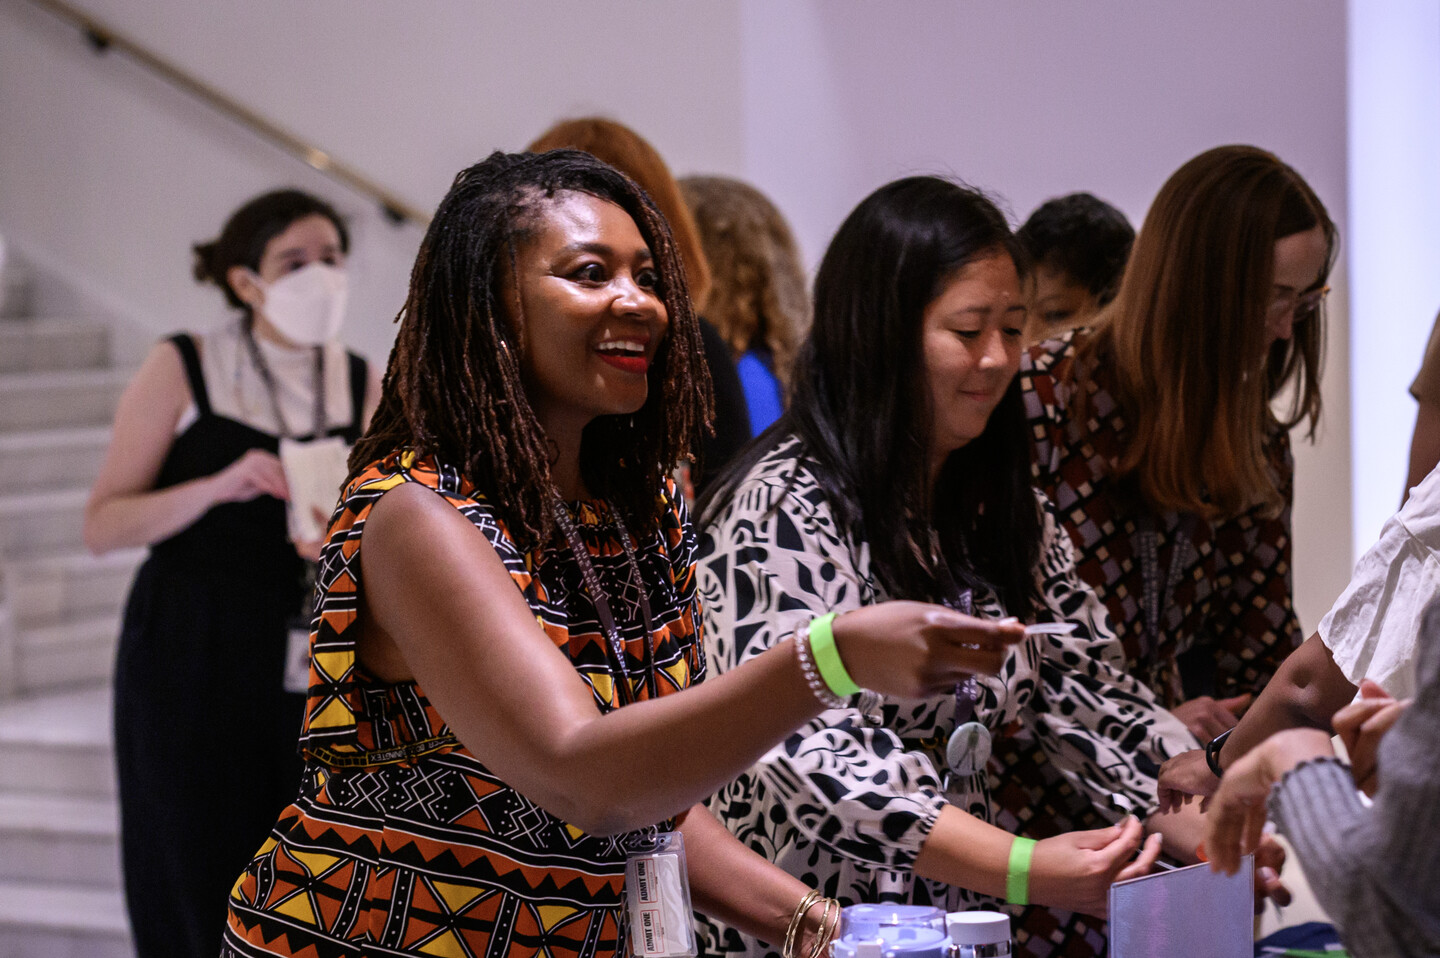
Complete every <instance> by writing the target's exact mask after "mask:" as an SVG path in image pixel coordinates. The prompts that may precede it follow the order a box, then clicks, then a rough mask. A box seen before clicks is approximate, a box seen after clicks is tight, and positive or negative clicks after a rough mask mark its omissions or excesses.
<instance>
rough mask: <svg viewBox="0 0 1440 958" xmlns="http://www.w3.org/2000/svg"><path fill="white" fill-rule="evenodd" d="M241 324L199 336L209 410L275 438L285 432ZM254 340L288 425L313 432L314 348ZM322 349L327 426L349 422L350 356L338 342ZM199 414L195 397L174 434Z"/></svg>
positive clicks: (233, 323)
mask: <svg viewBox="0 0 1440 958" xmlns="http://www.w3.org/2000/svg"><path fill="white" fill-rule="evenodd" d="M242 328H243V327H242V326H241V320H239V319H234V320H231V321H230V322H227V323H226V324H225V325H224V326H222V327H220V328H219V329H217V330H215V331H213V332H210V333H206V334H204V335H200V336H196V337H195V340H196V346H197V347H198V348H199V351H200V371H201V373H202V374H203V375H204V377H205V390H206V392H207V393H209V395H210V408H211V410H212V411H213V412H214V413H215V415H217V416H224V417H225V418H226V419H234V420H235V421H237V422H242V423H244V424H245V425H247V426H250V427H252V428H254V429H258V430H260V431H261V432H268V433H270V434H271V435H272V436H278V435H281V433H282V430H281V428H280V423H278V422H276V420H275V411H274V407H273V406H272V405H271V404H270V397H269V395H268V394H267V392H266V388H265V381H264V380H263V379H262V378H261V377H260V373H259V371H258V370H256V368H255V362H254V360H253V359H252V358H251V356H250V349H249V347H248V346H246V344H245V337H244V334H243V332H242ZM255 342H256V345H258V346H259V347H260V355H261V356H262V357H264V359H265V363H266V365H267V366H269V368H270V373H271V375H272V376H274V377H275V386H276V389H275V391H276V398H277V399H278V400H279V405H280V415H282V416H283V417H284V418H285V424H286V425H287V426H289V427H290V433H291V435H293V436H308V435H310V433H311V432H313V431H314V428H315V348H314V347H313V346H301V347H294V346H282V345H280V344H278V343H274V342H271V341H270V340H268V339H265V338H264V337H263V336H256V337H255ZM321 349H322V350H324V374H323V378H324V382H325V387H324V388H325V425H326V428H328V429H333V428H335V427H337V426H348V425H350V420H351V419H352V418H353V410H352V408H351V398H350V359H349V356H348V354H347V353H346V350H345V346H344V344H342V343H341V342H339V341H338V340H333V339H332V340H330V341H329V342H327V343H325V344H324V345H323V346H322V347H321ZM198 415H199V411H198V410H197V409H196V408H195V403H194V401H193V400H192V401H191V403H190V405H189V406H187V407H186V409H185V412H184V413H182V414H181V416H180V421H179V422H178V423H177V424H176V426H175V434H176V435H179V434H180V433H182V432H184V431H185V430H186V429H188V428H189V427H190V424H191V423H192V422H194V421H195V419H196V417H197V416H198Z"/></svg>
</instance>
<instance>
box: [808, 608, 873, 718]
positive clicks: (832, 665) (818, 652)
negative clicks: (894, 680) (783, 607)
mask: <svg viewBox="0 0 1440 958" xmlns="http://www.w3.org/2000/svg"><path fill="white" fill-rule="evenodd" d="M834 621H835V613H834V612H827V613H825V614H824V615H822V616H820V617H819V618H817V619H814V620H812V621H811V623H810V630H809V633H808V634H809V636H810V654H811V655H813V656H814V657H815V667H816V668H817V669H819V670H820V677H821V678H822V679H824V680H825V685H826V687H827V688H829V689H830V691H831V692H833V693H835V694H836V695H838V696H840V697H841V698H848V697H849V696H851V695H855V694H856V693H857V692H859V691H860V686H858V685H856V684H855V680H854V679H852V678H851V677H850V673H849V672H847V671H845V663H844V662H841V661H840V650H839V649H837V648H835V631H834V629H833V628H832V627H831V625H832V623H833V622H834Z"/></svg>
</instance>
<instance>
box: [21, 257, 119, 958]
mask: <svg viewBox="0 0 1440 958" xmlns="http://www.w3.org/2000/svg"><path fill="white" fill-rule="evenodd" d="M17 274H19V275H17ZM0 280H3V282H0V293H3V299H0V958H81V956H84V958H133V956H134V950H133V948H132V947H131V944H130V936H129V929H128V927H127V923H126V918H125V909H124V902H123V899H122V896H121V892H120V870H119V857H118V856H119V843H118V824H117V815H116V807H115V786H114V760H113V756H112V747H111V734H110V693H109V679H110V674H111V669H112V664H113V659H114V654H115V639H116V636H117V635H118V633H119V615H120V609H121V605H122V603H123V601H124V596H125V593H126V591H127V589H128V588H129V583H130V578H131V577H132V575H133V574H134V570H135V567H136V566H137V565H138V563H139V561H140V559H141V558H142V556H143V552H142V551H141V550H126V551H122V552H117V553H113V554H111V555H107V556H104V557H101V558H96V557H94V556H91V555H90V554H89V553H88V552H86V550H85V548H84V545H83V543H82V542H81V538H80V523H81V517H82V515H83V510H84V505H85V499H86V495H87V491H88V489H89V486H90V483H91V482H92V481H93V480H94V478H95V475H96V473H97V472H98V470H99V468H100V463H101V460H102V458H103V456H104V454H105V448H106V445H107V444H108V443H109V439H110V428H109V427H110V420H111V417H112V415H113V413H114V408H115V403H116V400H117V399H118V397H119V394H120V391H121V390H122V389H123V388H124V385H125V383H126V382H127V381H128V380H129V378H130V375H131V374H132V371H131V370H128V369H117V368H114V367H113V366H112V363H111V355H112V350H111V344H110V336H111V332H110V328H109V326H108V324H107V323H106V322H104V321H103V320H95V319H89V318H84V317H79V318H77V317H72V316H68V315H49V314H47V313H46V311H45V309H44V302H45V299H44V297H42V296H30V295H28V294H27V292H28V291H27V290H26V286H27V283H26V277H25V276H24V275H23V271H22V270H19V269H17V268H16V267H15V265H14V264H13V263H11V264H10V265H8V266H6V267H5V268H4V271H3V277H0ZM17 291H18V292H17ZM17 302H18V303H20V304H21V305H20V306H19V307H17V306H16V304H17ZM17 313H18V314H19V315H16V314H17Z"/></svg>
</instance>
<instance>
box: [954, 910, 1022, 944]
mask: <svg viewBox="0 0 1440 958" xmlns="http://www.w3.org/2000/svg"><path fill="white" fill-rule="evenodd" d="M945 929H946V931H948V932H949V933H950V940H951V941H953V942H955V944H957V945H999V944H1003V943H1004V942H1008V941H1009V940H1010V916H1009V915H1005V914H1002V913H1000V912H998V911H952V912H951V913H950V914H948V915H946V916H945Z"/></svg>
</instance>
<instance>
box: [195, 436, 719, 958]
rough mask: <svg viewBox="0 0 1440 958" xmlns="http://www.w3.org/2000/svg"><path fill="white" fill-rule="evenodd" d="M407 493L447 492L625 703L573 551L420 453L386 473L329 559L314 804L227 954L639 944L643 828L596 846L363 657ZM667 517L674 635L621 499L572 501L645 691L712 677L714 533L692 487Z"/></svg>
mask: <svg viewBox="0 0 1440 958" xmlns="http://www.w3.org/2000/svg"><path fill="white" fill-rule="evenodd" d="M405 482H416V483H420V484H422V485H424V486H426V487H428V488H430V489H433V490H434V491H435V492H436V493H437V494H438V495H440V496H442V497H443V498H444V499H445V500H446V501H447V502H449V503H450V504H451V505H453V506H454V507H455V508H456V509H458V510H459V511H460V513H461V515H463V516H465V517H466V518H467V519H469V520H470V521H471V522H472V523H474V524H475V526H476V528H478V529H479V530H480V531H481V532H483V533H484V534H485V537H486V538H487V539H488V540H489V541H490V543H491V545H493V546H494V547H495V551H496V552H497V553H499V555H500V558H501V560H502V561H503V562H504V563H505V566H506V568H507V569H508V570H509V572H510V575H511V577H512V578H513V579H514V582H515V587H516V588H517V589H519V590H520V591H521V592H522V593H523V594H524V596H525V599H526V602H527V603H528V604H529V605H530V608H531V609H532V610H533V611H534V613H535V616H536V619H537V620H538V621H539V623H540V625H541V627H543V628H544V630H545V632H546V633H547V634H548V635H549V636H550V638H551V639H552V640H553V641H554V642H555V644H556V645H557V646H558V647H559V648H561V649H562V650H564V651H566V652H567V653H568V655H569V656H570V659H571V661H572V662H573V663H574V665H575V669H576V671H577V672H579V673H580V675H581V677H582V678H583V679H584V680H585V682H586V683H587V684H588V685H589V686H590V688H591V690H592V692H593V694H594V698H595V704H596V706H597V707H598V708H600V709H601V710H602V711H609V710H611V709H613V708H616V707H618V706H619V702H620V698H619V694H618V693H619V689H618V688H617V686H616V681H617V679H616V676H617V675H618V674H619V669H617V668H616V667H615V666H614V665H613V663H612V660H613V654H610V653H608V652H607V649H608V645H607V643H606V640H605V636H604V634H603V632H602V631H601V628H600V625H599V621H598V618H597V615H596V611H595V606H594V604H593V602H592V601H591V598H590V595H589V593H588V592H587V591H586V589H585V588H584V585H583V580H582V576H581V571H580V567H579V564H578V563H577V562H576V561H575V559H574V558H573V556H572V555H571V553H570V551H569V548H568V547H567V546H565V545H563V544H561V545H558V546H555V547H549V548H546V549H542V550H537V551H535V552H529V553H525V552H521V551H520V550H519V549H518V548H517V547H516V545H515V543H514V542H513V541H512V540H511V538H510V535H509V534H508V532H507V531H506V528H505V523H504V522H503V521H502V520H501V519H500V518H499V516H498V515H497V512H496V510H495V508H494V507H493V506H492V505H491V504H490V503H489V502H488V501H486V499H485V498H484V497H483V496H481V495H479V494H478V493H476V492H475V490H474V488H473V487H472V486H471V485H470V483H469V482H468V481H467V480H466V479H464V478H463V477H462V476H460V474H459V473H458V472H456V471H455V470H453V469H450V468H448V467H446V466H442V465H437V463H436V462H435V461H434V460H432V459H421V460H418V461H417V460H416V458H415V457H414V455H413V454H410V453H401V454H396V455H395V456H392V457H390V458H387V459H384V460H382V461H380V462H377V463H375V464H373V465H371V466H370V467H369V468H368V469H367V470H366V471H365V472H364V473H363V474H361V475H360V476H359V477H357V478H356V479H355V480H354V481H352V482H351V483H350V485H349V486H348V487H347V489H346V491H345V496H344V498H343V500H342V501H341V504H340V507H339V509H338V511H337V512H336V515H335V518H334V519H333V521H332V523H331V526H330V537H329V541H328V543H327V544H326V547H325V550H324V553H323V554H322V556H321V569H320V594H319V599H318V606H317V611H316V616H315V620H314V626H313V631H312V633H311V638H310V645H311V666H310V690H309V696H308V703H307V710H306V715H305V726H304V731H303V733H302V735H301V745H302V748H303V751H304V753H305V755H306V759H307V763H306V769H305V776H304V781H303V783H302V785H301V789H300V795H299V797H298V798H297V799H296V801H295V802H294V804H292V805H290V806H289V807H287V808H286V809H285V810H284V812H282V813H281V816H280V821H279V822H278V823H277V824H276V826H275V829H274V831H273V832H272V833H271V837H270V838H269V840H267V841H266V842H265V844H264V845H262V846H261V848H260V850H259V852H257V853H256V855H255V858H254V860H253V861H252V862H251V863H250V866H249V867H248V868H247V869H246V870H245V872H244V873H243V874H242V875H241V876H240V879H239V881H238V882H236V884H235V887H234V890H233V891H232V892H231V894H230V916H229V924H228V928H227V929H226V933H225V947H224V949H222V955H224V956H251V955H291V956H301V955H303V956H307V958H308V956H313V958H330V956H342V955H344V956H352V955H430V956H436V955H438V956H477V958H478V956H482V955H484V956H493V958H499V956H511V955H514V956H520V955H524V956H526V958H529V956H532V955H546V956H550V958H570V956H575V958H588V956H591V955H601V956H605V955H612V954H616V953H617V952H618V951H623V950H624V949H623V948H621V947H619V942H620V941H621V938H620V935H621V933H622V921H623V919H622V912H621V898H622V890H623V885H624V877H625V875H624V873H625V850H624V845H625V841H626V839H627V837H628V836H627V835H612V836H593V835H588V834H586V833H584V832H582V831H580V830H579V829H578V828H575V827H573V826H571V825H568V824H566V823H565V822H563V821H561V820H560V819H558V818H556V817H555V816H554V815H551V814H550V813H549V812H548V811H546V810H545V809H543V808H541V807H539V806H538V805H536V804H535V803H533V802H531V801H530V800H529V799H527V798H526V797H525V796H524V795H522V794H520V793H519V792H517V791H515V790H514V789H512V788H511V787H510V786H508V785H506V784H505V783H504V782H503V781H501V780H500V779H499V778H497V777H496V776H495V775H494V774H492V773H491V772H490V771H489V770H488V769H486V767H485V766H484V765H483V764H482V763H481V762H480V761H479V760H477V759H476V758H475V756H473V755H472V754H471V753H470V752H469V751H468V750H466V749H465V747H464V746H462V745H460V744H459V742H457V741H456V740H455V738H454V736H453V735H452V734H451V733H450V731H449V729H448V727H447V726H446V724H445V720H444V719H443V718H442V717H441V716H440V714H439V713H438V712H436V711H435V708H434V707H433V706H432V705H431V704H430V703H429V701H427V699H426V697H425V694H424V692H423V691H422V690H421V689H420V688H419V686H417V685H416V684H415V683H414V682H404V683H398V684H387V683H382V682H379V681H377V680H375V679H374V678H372V677H370V676H368V675H367V674H366V673H365V672H364V670H363V669H362V668H361V667H360V666H359V664H358V663H357V661H356V655H355V641H356V635H357V633H358V631H359V629H358V626H357V624H356V623H357V610H358V608H359V593H360V590H361V589H363V588H364V576H363V563H362V561H361V557H362V555H363V552H364V550H363V548H362V545H363V533H364V530H365V519H366V516H367V515H368V514H369V512H370V509H371V508H372V507H373V506H374V504H375V503H376V502H377V501H378V500H379V498H380V496H381V495H382V494H384V493H385V491H386V490H389V489H392V488H395V487H396V486H398V485H400V484H401V483H405ZM657 506H658V508H659V510H660V517H659V527H658V530H657V531H656V532H653V533H651V534H648V535H637V537H636V542H635V552H636V559H637V560H638V563H639V567H640V570H641V577H642V579H643V582H644V587H645V590H646V592H647V594H648V597H649V603H650V607H651V610H652V613H651V621H652V623H653V626H654V631H653V633H651V634H646V629H645V626H644V625H643V622H644V617H643V615H642V614H641V613H640V611H639V610H640V604H639V592H638V589H637V588H636V587H635V585H634V584H633V577H632V575H631V572H630V566H629V562H628V561H627V559H626V555H625V552H624V549H623V547H622V540H621V538H620V532H619V526H618V525H617V523H616V521H615V517H614V515H613V514H612V513H611V511H610V509H609V508H608V507H607V506H605V505H604V504H601V503H571V504H570V505H569V508H570V510H571V518H572V519H573V520H574V524H575V526H576V527H577V530H578V532H579V534H580V538H581V539H582V540H583V541H584V544H585V547H586V551H587V553H588V554H589V556H590V559H591V562H592V564H593V565H594V567H595V571H596V573H597V574H598V575H599V579H600V582H601V585H602V588H603V589H604V591H605V593H606V595H607V597H608V599H609V603H610V607H611V608H612V609H613V610H614V617H615V619H616V621H617V623H618V625H619V628H620V632H621V635H622V637H623V639H624V645H625V654H626V658H627V659H629V660H630V661H628V662H627V663H626V665H625V668H627V669H628V670H629V672H630V674H631V675H634V676H636V677H637V679H638V677H639V676H640V675H641V674H642V670H643V669H644V663H645V662H646V660H647V659H649V660H650V661H651V662H652V663H653V673H652V674H653V676H654V679H653V681H652V682H650V683H648V685H649V687H648V688H647V687H645V686H646V684H647V683H644V682H641V681H637V682H636V687H635V692H636V697H637V698H641V699H643V698H647V697H650V696H651V695H654V694H659V695H665V694H668V693H670V692H676V691H679V690H680V689H683V688H685V687H687V686H688V685H690V684H691V683H692V682H696V681H699V679H700V678H701V676H702V674H703V672H704V659H703V651H702V646H701V643H700V634H699V630H700V616H699V612H698V608H697V605H696V599H695V583H694V570H693V563H694V553H695V539H694V535H693V533H692V532H691V529H690V524H689V521H688V519H687V518H686V516H685V512H684V507H683V506H682V504H681V503H680V502H679V501H677V497H676V494H675V493H674V491H673V489H670V488H667V489H666V490H665V491H664V492H663V493H662V495H661V496H660V497H659V499H658V500H657ZM647 647H648V655H647ZM622 681H623V680H622ZM536 705H537V707H543V705H544V703H536ZM596 772H597V774H604V772H605V770H604V769H597V770H596ZM657 824H658V823H657Z"/></svg>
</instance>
